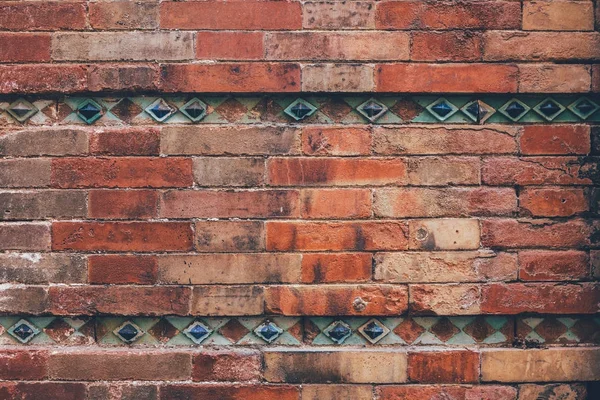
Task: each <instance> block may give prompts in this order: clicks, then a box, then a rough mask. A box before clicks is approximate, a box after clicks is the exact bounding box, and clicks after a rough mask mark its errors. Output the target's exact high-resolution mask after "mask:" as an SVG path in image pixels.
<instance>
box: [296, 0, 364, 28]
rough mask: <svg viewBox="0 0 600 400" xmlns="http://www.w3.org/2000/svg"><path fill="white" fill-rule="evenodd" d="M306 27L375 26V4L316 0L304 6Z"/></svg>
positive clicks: (303, 23)
mask: <svg viewBox="0 0 600 400" xmlns="http://www.w3.org/2000/svg"><path fill="white" fill-rule="evenodd" d="M302 17H303V18H302V26H303V27H304V29H328V30H339V29H372V28H375V4H374V3H372V2H370V1H352V2H337V1H315V2H306V3H304V4H303V7H302Z"/></svg>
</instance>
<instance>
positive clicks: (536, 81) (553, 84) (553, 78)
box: [519, 64, 591, 93]
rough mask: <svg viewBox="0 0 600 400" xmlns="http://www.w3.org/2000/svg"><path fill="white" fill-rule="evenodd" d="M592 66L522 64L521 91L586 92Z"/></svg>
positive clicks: (520, 70)
mask: <svg viewBox="0 0 600 400" xmlns="http://www.w3.org/2000/svg"><path fill="white" fill-rule="evenodd" d="M590 84H591V68H590V67H589V66H587V65H576V64H575V65H560V64H520V65H519V92H520V93H586V92H589V91H590Z"/></svg>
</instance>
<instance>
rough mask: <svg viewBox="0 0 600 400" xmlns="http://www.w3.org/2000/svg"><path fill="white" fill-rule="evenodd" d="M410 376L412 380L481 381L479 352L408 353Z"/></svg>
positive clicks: (442, 381)
mask: <svg viewBox="0 0 600 400" xmlns="http://www.w3.org/2000/svg"><path fill="white" fill-rule="evenodd" d="M408 378H409V379H410V380H411V381H412V382H423V383H425V382H432V383H469V382H477V381H479V353H476V352H474V351H424V352H414V353H408Z"/></svg>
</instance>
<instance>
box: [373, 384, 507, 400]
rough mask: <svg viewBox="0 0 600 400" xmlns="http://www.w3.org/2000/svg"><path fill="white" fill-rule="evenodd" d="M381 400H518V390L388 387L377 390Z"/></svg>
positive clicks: (500, 387)
mask: <svg viewBox="0 0 600 400" xmlns="http://www.w3.org/2000/svg"><path fill="white" fill-rule="evenodd" d="M375 390H376V393H377V396H378V399H381V400H405V399H406V400H407V399H419V400H437V399H443V398H444V397H446V398H449V399H486V400H516V399H517V389H516V388H514V387H511V386H497V385H474V386H458V385H402V386H395V385H386V386H378V387H377V388H376V389H375Z"/></svg>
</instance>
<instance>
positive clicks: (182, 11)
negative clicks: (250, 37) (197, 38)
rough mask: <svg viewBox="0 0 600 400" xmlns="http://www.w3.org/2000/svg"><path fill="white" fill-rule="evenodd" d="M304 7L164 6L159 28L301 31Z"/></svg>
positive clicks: (257, 4) (272, 3) (205, 3)
mask: <svg viewBox="0 0 600 400" xmlns="http://www.w3.org/2000/svg"><path fill="white" fill-rule="evenodd" d="M301 7H302V6H301V4H299V3H297V2H288V1H285V2H283V1H257V0H249V1H240V2H238V1H234V2H221V1H214V0H210V1H202V2H184V3H180V2H165V3H162V4H161V7H160V26H161V28H167V29H207V30H219V29H223V30H225V29H238V30H259V29H265V30H275V29H300V28H302V9H301Z"/></svg>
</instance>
